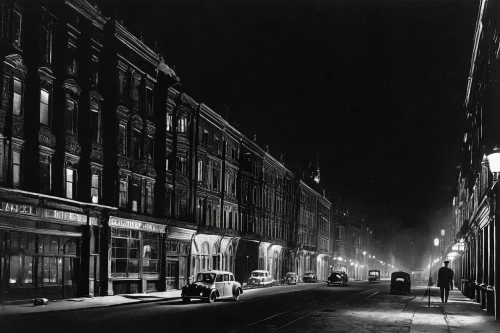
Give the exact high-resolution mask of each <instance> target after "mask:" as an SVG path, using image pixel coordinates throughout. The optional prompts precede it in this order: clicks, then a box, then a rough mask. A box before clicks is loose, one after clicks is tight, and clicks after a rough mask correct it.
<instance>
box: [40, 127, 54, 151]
mask: <svg viewBox="0 0 500 333" xmlns="http://www.w3.org/2000/svg"><path fill="white" fill-rule="evenodd" d="M38 142H39V143H40V144H41V145H44V146H46V147H49V148H55V146H56V137H55V135H54V134H52V132H51V131H50V129H48V128H47V127H40V131H38Z"/></svg>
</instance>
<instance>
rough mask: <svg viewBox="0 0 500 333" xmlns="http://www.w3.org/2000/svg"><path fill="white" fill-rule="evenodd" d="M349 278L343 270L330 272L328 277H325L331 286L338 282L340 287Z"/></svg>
mask: <svg viewBox="0 0 500 333" xmlns="http://www.w3.org/2000/svg"><path fill="white" fill-rule="evenodd" d="M348 282H349V278H348V277H347V274H346V273H345V272H332V274H330V276H329V277H328V279H326V284H327V285H329V286H331V285H335V284H338V285H339V286H341V287H344V286H347V283H348Z"/></svg>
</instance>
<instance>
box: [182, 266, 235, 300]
mask: <svg viewBox="0 0 500 333" xmlns="http://www.w3.org/2000/svg"><path fill="white" fill-rule="evenodd" d="M241 294H243V289H242V288H241V284H240V283H239V282H237V281H235V280H234V276H233V273H231V272H226V271H218V270H213V271H211V270H209V271H201V272H200V273H198V275H197V276H196V281H194V282H193V283H191V284H187V285H185V286H184V287H182V292H181V297H182V301H183V302H184V303H189V302H190V301H191V299H193V298H194V299H202V300H205V301H207V302H208V303H213V302H215V300H216V299H217V298H232V299H234V300H235V301H238V300H239V298H240V295H241Z"/></svg>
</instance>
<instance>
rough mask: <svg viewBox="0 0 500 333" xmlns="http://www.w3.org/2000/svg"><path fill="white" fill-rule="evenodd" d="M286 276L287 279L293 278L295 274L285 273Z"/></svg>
mask: <svg viewBox="0 0 500 333" xmlns="http://www.w3.org/2000/svg"><path fill="white" fill-rule="evenodd" d="M286 276H287V277H293V276H295V273H287V275H286Z"/></svg>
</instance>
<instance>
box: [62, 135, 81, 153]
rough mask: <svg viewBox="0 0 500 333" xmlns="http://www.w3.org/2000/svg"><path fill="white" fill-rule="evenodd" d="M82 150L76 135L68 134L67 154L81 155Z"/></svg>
mask: <svg viewBox="0 0 500 333" xmlns="http://www.w3.org/2000/svg"><path fill="white" fill-rule="evenodd" d="M81 151H82V148H81V147H80V144H78V140H77V138H76V136H75V135H73V134H69V133H66V152H68V153H70V154H72V155H80V152H81Z"/></svg>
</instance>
